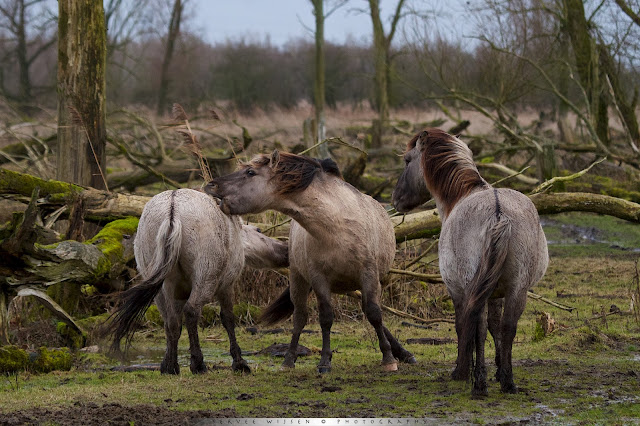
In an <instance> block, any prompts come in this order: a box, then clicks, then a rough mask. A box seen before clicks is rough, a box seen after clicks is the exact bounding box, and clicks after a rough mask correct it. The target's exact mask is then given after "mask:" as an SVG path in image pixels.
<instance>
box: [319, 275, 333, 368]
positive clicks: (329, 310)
mask: <svg viewBox="0 0 640 426" xmlns="http://www.w3.org/2000/svg"><path fill="white" fill-rule="evenodd" d="M318 290H320V291H318ZM315 293H316V298H317V299H318V311H319V314H320V315H319V316H320V328H321V329H322V353H321V355H320V363H319V364H318V372H319V373H328V372H330V371H331V355H332V353H331V326H332V325H333V307H332V306H331V293H330V292H329V286H327V285H325V286H322V288H319V289H316V290H315Z"/></svg>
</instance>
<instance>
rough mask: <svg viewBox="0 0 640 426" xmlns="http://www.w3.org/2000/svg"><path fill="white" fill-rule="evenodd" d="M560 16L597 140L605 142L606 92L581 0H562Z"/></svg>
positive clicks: (594, 44)
mask: <svg viewBox="0 0 640 426" xmlns="http://www.w3.org/2000/svg"><path fill="white" fill-rule="evenodd" d="M563 6H564V19H565V20H566V26H567V33H568V34H569V38H570V39H571V46H572V48H573V53H574V59H575V64H576V71H577V73H578V76H579V78H580V83H581V85H582V87H583V88H584V91H585V93H586V98H587V101H588V103H589V109H590V113H591V119H592V121H593V124H594V126H595V128H596V132H597V134H598V137H599V138H600V141H602V143H604V144H605V145H608V142H609V114H608V112H607V111H608V101H607V91H606V90H605V85H604V84H603V81H602V75H601V70H600V61H599V57H598V47H597V43H596V39H595V38H594V37H592V35H591V33H590V31H589V28H590V26H591V24H590V23H589V22H588V21H587V17H586V15H585V10H584V3H583V1H582V0H563Z"/></svg>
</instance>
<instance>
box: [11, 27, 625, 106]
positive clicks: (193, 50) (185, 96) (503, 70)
mask: <svg viewBox="0 0 640 426" xmlns="http://www.w3.org/2000/svg"><path fill="white" fill-rule="evenodd" d="M546 47H548V46H546ZM38 48H39V46H38V43H37V41H35V42H34V43H32V45H31V47H30V49H34V50H35V49H38ZM536 53H537V52H530V55H532V57H534V58H535V57H536V56H537V55H536ZM538 53H539V56H538V58H539V61H540V62H541V63H542V65H543V66H545V67H546V69H547V72H548V73H549V74H550V75H551V76H552V77H553V76H554V75H559V73H561V72H564V73H566V69H565V70H564V71H561V70H560V66H561V65H558V63H554V62H552V61H549V60H548V58H549V57H550V56H552V55H550V53H549V51H547V50H545V47H541V49H540V52H538ZM0 54H2V45H0ZM325 55H326V102H327V105H328V106H329V107H330V108H332V107H335V106H336V105H337V104H338V103H341V104H348V105H352V106H354V107H358V106H360V105H363V104H367V103H373V102H374V101H373V98H374V97H373V76H374V66H373V52H372V48H371V47H369V46H362V45H356V44H347V45H337V44H332V43H329V42H327V43H326V45H325ZM107 56H108V65H107V102H108V105H109V107H110V108H115V107H119V106H125V105H146V106H149V107H154V105H155V103H156V102H157V96H158V95H157V92H158V86H159V80H160V73H159V70H160V67H161V62H162V57H163V45H162V42H161V41H160V39H158V38H149V39H147V40H146V41H131V42H128V43H126V44H123V45H120V46H113V45H110V46H109V50H108V53H107ZM393 56H394V62H393V66H392V69H391V70H390V81H391V90H390V103H391V106H392V107H403V106H425V107H426V106H429V105H431V104H430V102H432V101H433V99H437V98H438V96H439V95H441V94H443V93H444V92H443V90H442V89H441V87H442V85H441V84H439V83H441V81H442V80H444V79H446V85H447V86H449V87H452V86H453V87H455V88H456V89H457V90H460V91H467V92H473V93H475V94H478V95H483V94H484V95H487V97H489V98H490V97H495V94H496V93H507V94H508V97H507V98H506V99H501V102H504V104H505V105H508V104H511V105H512V106H530V107H535V108H545V109H548V108H554V107H555V103H557V99H556V98H555V97H553V96H549V94H548V92H547V91H546V90H545V88H544V86H545V84H546V83H545V82H544V81H542V79H541V77H540V74H539V73H537V72H535V71H534V70H533V69H530V70H529V72H527V70H526V69H523V68H527V67H528V66H527V64H524V63H523V62H522V61H516V60H512V61H511V62H512V63H505V58H504V55H502V54H500V53H499V52H496V51H495V50H492V49H491V48H489V47H488V46H486V45H483V44H477V45H476V47H475V48H473V49H471V50H470V49H468V47H463V46H462V45H461V44H459V43H456V42H447V41H443V40H440V41H437V42H434V43H431V44H427V43H425V44H424V45H422V46H403V47H400V48H395V49H394V52H393ZM545 58H547V59H545ZM313 61H314V44H313V43H311V42H307V41H292V42H290V43H288V44H286V45H285V46H282V47H278V46H274V45H272V44H270V43H269V42H257V41H243V40H241V41H231V42H227V43H225V44H217V45H210V44H208V43H206V42H204V41H203V40H202V39H201V38H199V37H197V36H195V35H193V34H188V33H183V34H182V35H181V37H180V39H179V43H178V49H176V52H175V56H174V60H173V61H172V64H171V68H170V84H169V89H168V93H169V94H168V99H169V100H170V102H171V103H172V102H180V103H181V104H182V105H184V106H185V107H188V108H189V109H191V110H194V109H195V108H197V107H198V106H200V105H202V104H203V103H206V104H213V103H216V102H220V101H229V102H230V103H231V104H232V105H233V106H235V107H236V108H237V109H238V110H239V111H241V112H244V113H247V112H251V110H253V109H254V108H261V109H269V108H270V107H273V106H277V107H280V108H284V109H287V108H291V107H294V106H296V105H297V104H298V103H299V102H300V101H302V100H308V101H312V100H313V78H314V75H313V72H314V71H313V69H314V68H313ZM545 61H546V63H545ZM554 67H556V68H558V70H554ZM529 68H530V67H529ZM17 71H18V67H17V64H16V63H14V62H12V61H6V62H5V63H3V64H2V66H0V83H1V84H2V88H3V91H4V93H3V94H4V95H5V96H6V97H7V98H8V99H11V98H15V97H16V96H18V87H19V78H20V77H19V73H18V72H17ZM30 74H31V80H32V84H33V92H34V93H33V95H34V96H33V103H34V104H37V105H41V106H45V107H50V108H54V107H55V94H56V92H55V81H56V80H55V79H56V47H55V45H52V46H50V47H49V48H48V51H47V52H46V53H45V54H42V55H40V56H39V57H38V60H37V63H36V64H34V66H32V67H31V69H30ZM514 76H518V78H516V79H514V78H513V77H514ZM622 77H623V78H622V81H623V83H624V84H626V85H627V86H628V87H629V91H630V92H631V91H632V90H633V89H632V87H633V86H632V84H633V81H634V79H637V71H635V72H633V71H632V70H631V71H624V70H623V72H622ZM505 85H512V86H513V87H512V88H510V89H509V90H505V87H504V86H505ZM580 96H581V94H580V93H578V91H577V90H576V93H573V94H572V97H574V98H579V97H580ZM445 101H446V99H445Z"/></svg>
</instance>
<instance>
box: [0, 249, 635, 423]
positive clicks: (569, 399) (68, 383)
mask: <svg viewBox="0 0 640 426" xmlns="http://www.w3.org/2000/svg"><path fill="white" fill-rule="evenodd" d="M633 266H634V260H633V259H630V258H628V257H620V256H618V257H612V256H601V257H591V258H582V257H578V258H556V259H552V263H551V266H550V268H549V271H548V273H547V275H546V276H545V278H544V279H543V280H542V281H541V283H539V285H538V286H537V287H536V288H535V290H536V292H537V293H539V294H542V295H543V296H545V297H549V298H553V299H556V298H557V297H558V293H561V294H564V296H562V299H561V300H560V301H561V302H562V303H565V304H568V305H571V306H574V307H575V308H576V312H573V313H569V312H565V311H561V310H557V309H555V308H553V307H551V306H549V305H546V304H543V303H541V302H538V301H533V300H530V301H529V302H528V305H527V309H526V311H525V314H524V315H523V318H522V319H521V321H520V323H519V328H518V335H517V338H516V344H515V346H514V374H515V380H516V383H517V385H518V386H520V388H521V392H520V393H518V394H516V395H503V394H501V393H500V391H499V385H498V384H497V383H496V382H495V381H491V383H490V385H489V397H488V398H485V399H483V400H473V399H472V398H471V395H470V385H469V384H467V383H460V382H454V381H451V380H450V379H449V374H450V372H451V370H452V368H453V366H454V363H455V357H456V346H455V345H454V344H447V345H442V346H425V345H417V344H411V345H409V344H408V345H406V347H407V348H408V349H409V350H410V351H412V352H413V353H414V354H415V355H416V357H417V358H418V360H419V362H418V364H417V365H400V370H399V371H398V372H396V373H385V372H382V371H381V369H380V367H379V363H380V354H379V351H378V349H377V341H376V339H375V335H374V333H373V331H372V329H371V327H370V326H369V325H368V324H367V323H366V322H363V321H342V322H339V323H337V324H336V325H335V326H334V331H335V333H334V334H333V336H332V347H333V348H334V350H335V353H334V357H333V371H332V372H331V373H330V374H327V375H319V374H318V373H317V372H316V368H315V366H316V363H317V362H318V360H319V353H318V352H319V347H320V346H321V337H320V333H319V326H318V325H316V324H311V325H310V326H309V327H308V329H309V330H311V331H312V333H310V334H303V336H302V338H301V344H303V345H305V346H307V347H309V348H310V349H312V351H313V354H312V355H311V356H309V357H301V358H299V360H298V363H297V367H296V368H295V369H294V370H292V371H280V369H279V365H280V363H281V358H274V357H270V356H267V355H248V356H246V358H247V360H248V361H249V362H250V365H251V367H252V369H253V373H252V374H251V375H249V376H241V375H237V374H234V373H232V372H231V370H230V368H229V366H230V358H229V356H227V355H225V352H227V351H228V347H227V342H226V334H225V332H224V330H223V329H222V328H221V327H217V326H216V327H213V328H209V329H205V330H202V333H201V334H202V335H201V338H202V339H203V347H204V351H205V353H206V355H205V356H206V359H207V361H208V362H209V363H210V366H211V367H212V368H211V371H210V372H209V373H207V374H205V375H200V376H194V375H192V374H191V373H190V372H189V371H188V367H187V362H188V359H187V357H186V356H185V357H183V358H181V364H182V374H181V375H180V376H178V377H174V376H162V375H160V374H159V373H158V372H148V371H140V372H131V373H123V372H114V371H110V370H108V368H100V367H99V366H92V367H91V368H87V367H83V368H81V369H76V370H72V371H70V372H54V373H49V374H40V375H32V374H25V373H22V374H20V375H18V376H17V377H15V376H14V377H11V378H5V379H3V380H1V381H0V395H1V398H0V413H8V412H10V411H14V410H28V409H31V408H32V407H48V408H50V409H53V408H56V409H64V407H67V406H71V405H72V404H74V403H79V402H82V403H96V404H106V403H118V404H123V405H127V406H137V405H139V404H153V405H159V406H166V407H168V408H170V409H172V410H187V411H193V410H211V411H213V412H219V411H224V410H226V412H229V410H233V411H232V412H234V413H235V415H237V416H239V417H292V416H302V417H322V416H331V417H430V418H437V419H440V420H443V421H446V422H449V421H468V422H474V423H495V422H517V421H521V420H522V421H533V422H539V421H542V422H558V423H565V422H572V423H575V422H586V423H618V424H623V423H627V422H629V421H632V420H637V419H640V404H639V403H638V402H639V401H638V398H639V397H638V395H639V394H640V393H639V391H640V364H639V362H640V361H639V357H640V324H638V323H637V322H635V321H634V319H633V317H632V316H630V315H619V314H616V315H611V316H609V317H607V319H606V321H605V320H603V319H590V318H591V317H592V316H594V315H595V314H599V313H600V312H602V311H603V310H604V311H608V310H609V308H610V305H612V304H615V305H617V306H618V307H620V309H622V310H626V309H628V306H629V301H630V293H629V292H630V282H631V279H632V275H631V274H632V271H633ZM586 271H588V272H586ZM542 311H547V312H550V313H551V314H552V316H553V318H554V319H555V321H556V324H557V326H558V329H557V331H555V332H554V333H552V334H551V335H550V336H548V337H546V338H544V339H542V340H541V341H538V342H532V336H533V332H534V329H535V318H536V317H537V316H538V315H539V313H540V312H542ZM387 323H388V325H389V326H390V329H391V330H392V332H393V333H395V334H396V335H397V336H398V337H399V339H400V341H402V342H404V341H406V339H407V338H410V337H455V331H454V330H453V327H452V325H451V324H440V325H434V326H433V328H432V329H428V330H426V329H418V328H409V327H405V326H402V325H400V324H399V322H398V320H396V319H394V318H389V316H387ZM285 328H290V323H285ZM206 336H214V337H223V340H225V341H223V342H217V341H206V340H204V338H205V337H206ZM238 338H239V343H240V345H241V347H242V348H243V349H244V350H245V351H256V350H259V349H262V348H264V347H267V346H269V345H270V344H272V343H274V342H278V343H286V342H288V339H289V334H288V333H282V334H275V335H265V334H258V335H251V334H250V333H248V332H247V331H245V330H244V329H239V330H238ZM163 343H164V341H163V336H162V334H161V333H159V332H155V333H151V334H148V335H147V336H145V337H139V338H138V339H137V340H136V343H135V345H136V346H138V347H147V348H158V349H159V348H162V346H163ZM180 345H181V348H182V349H183V350H184V349H185V348H186V347H187V345H188V342H187V341H186V336H183V337H182V339H181V342H180ZM487 359H488V360H491V359H493V344H492V342H491V340H489V341H488V342H487ZM493 372H494V368H493V365H492V363H491V362H490V368H489V374H490V376H491V375H492V374H493Z"/></svg>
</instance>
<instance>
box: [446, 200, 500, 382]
mask: <svg viewBox="0 0 640 426" xmlns="http://www.w3.org/2000/svg"><path fill="white" fill-rule="evenodd" d="M492 222H493V223H492V224H491V225H490V226H489V228H488V230H487V234H486V237H485V240H484V246H483V250H482V258H481V259H480V265H479V266H478V270H477V271H476V273H475V275H474V276H473V278H472V279H471V282H470V283H469V285H468V287H467V289H466V298H465V299H466V300H465V302H464V305H463V307H462V317H461V322H460V324H461V333H460V336H459V341H458V346H459V348H461V349H463V350H464V354H465V356H464V357H462V359H461V362H462V364H463V365H459V366H458V368H460V371H463V372H465V373H466V372H468V371H470V369H471V361H472V359H473V350H474V348H475V343H476V340H477V334H478V327H479V326H480V320H481V317H482V313H483V310H484V309H485V306H486V304H487V301H488V300H489V297H490V296H491V294H492V293H493V292H494V291H495V289H496V287H497V285H498V280H499V279H500V275H501V274H502V268H503V266H504V263H505V260H506V258H507V253H508V248H509V238H510V236H511V222H510V221H509V220H508V219H507V218H506V217H504V216H503V215H502V214H501V213H500V211H499V210H498V212H497V213H496V216H495V217H494V218H493V219H492Z"/></svg>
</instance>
